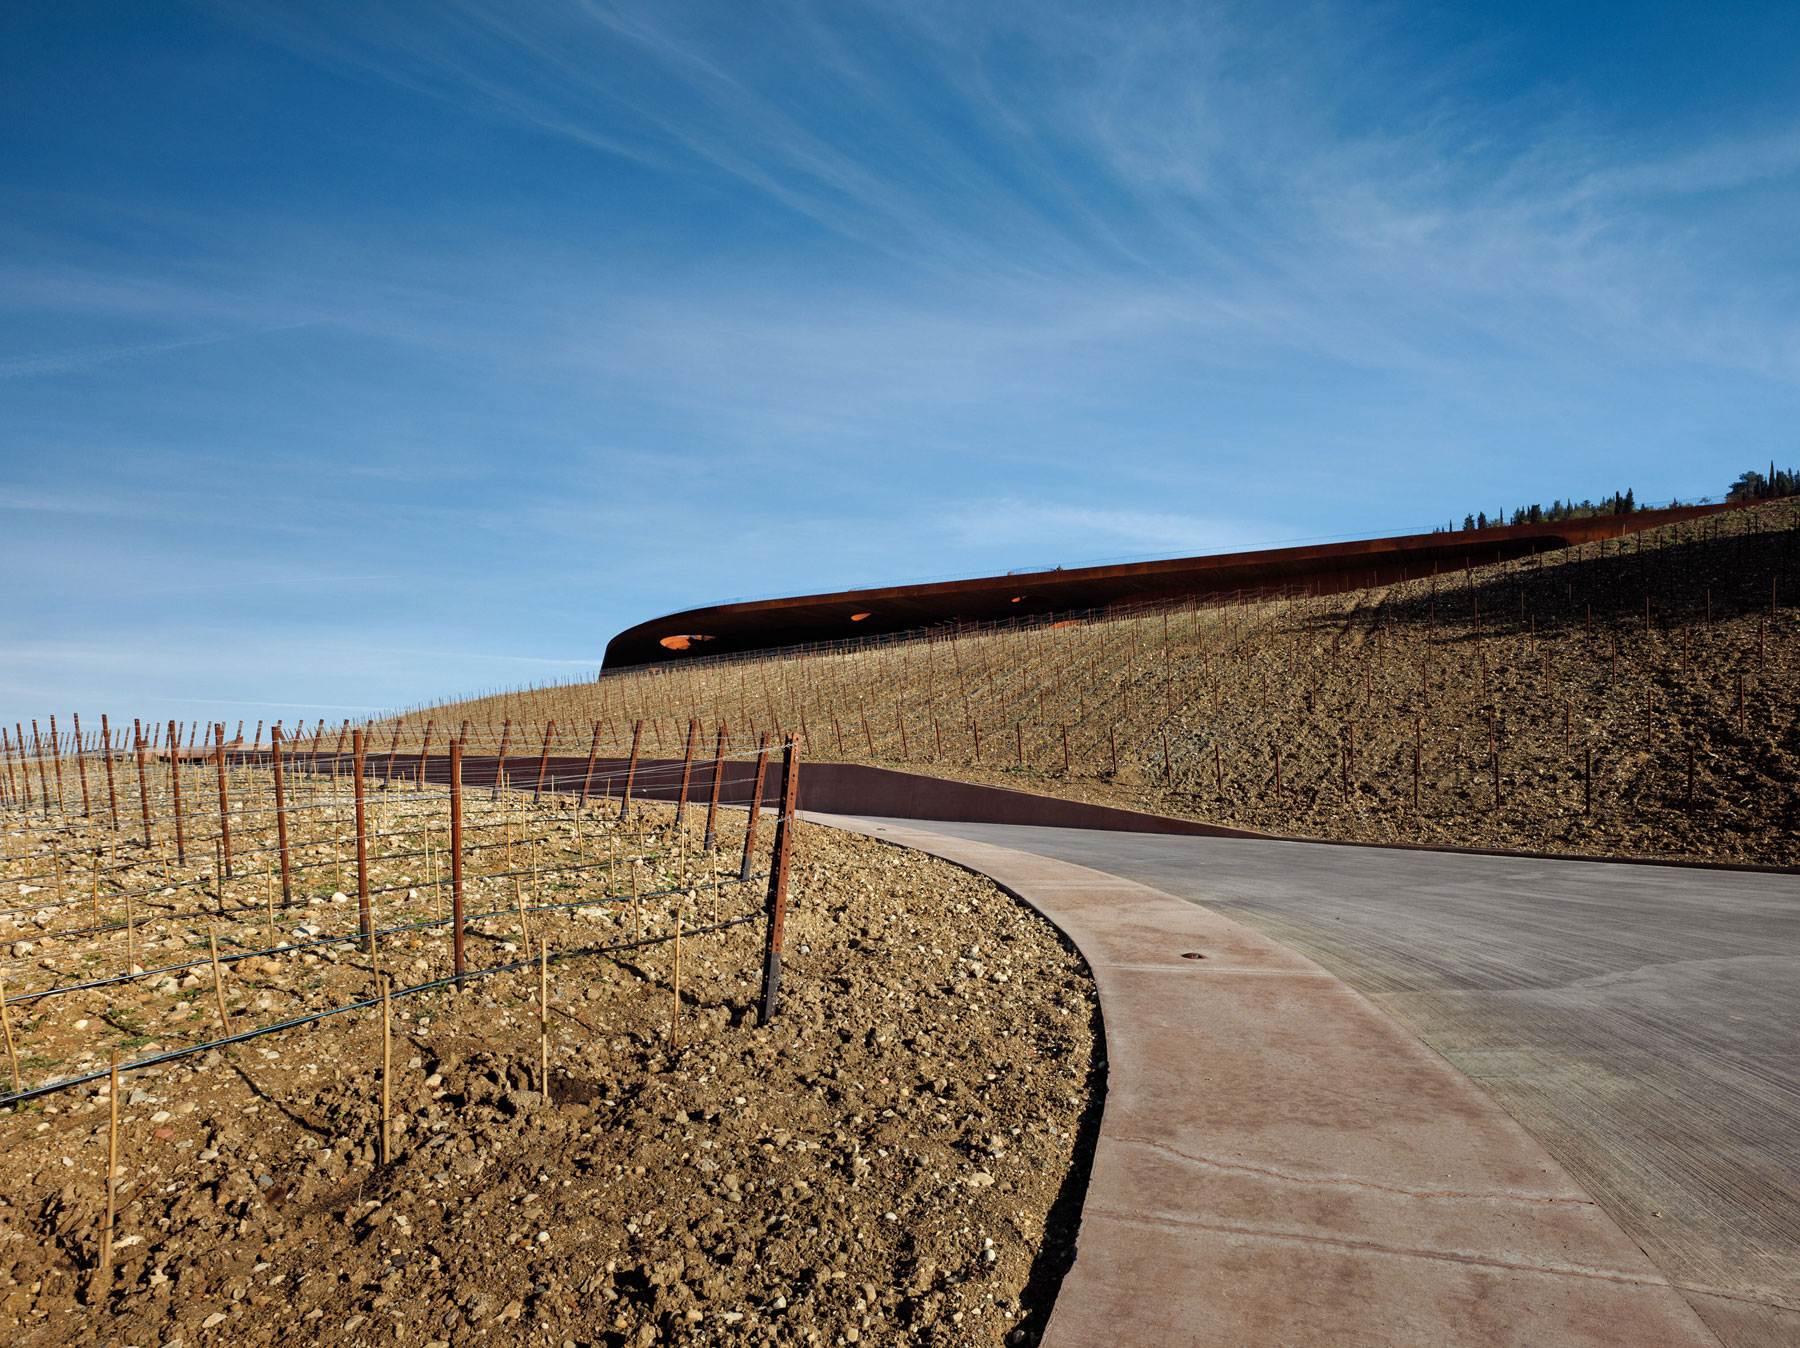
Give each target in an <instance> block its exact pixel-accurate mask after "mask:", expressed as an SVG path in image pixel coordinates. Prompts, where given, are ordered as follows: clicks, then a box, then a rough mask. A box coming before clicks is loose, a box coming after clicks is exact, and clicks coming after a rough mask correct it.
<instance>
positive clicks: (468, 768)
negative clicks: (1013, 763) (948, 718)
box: [239, 745, 1272, 838]
mask: <svg viewBox="0 0 1800 1348" xmlns="http://www.w3.org/2000/svg"><path fill="white" fill-rule="evenodd" d="M739 752H740V753H741V752H742V750H739ZM780 756H781V755H780V748H779V746H778V745H771V747H770V749H769V773H768V776H767V778H766V779H765V780H764V783H763V798H762V803H763V805H764V807H765V808H768V809H775V808H776V807H777V806H779V805H780V804H781V787H780V777H781V774H780V772H779V771H778V770H777V765H778V763H779V761H780ZM239 757H248V758H250V759H251V760H252V761H257V762H261V761H266V760H267V757H268V755H267V753H266V752H264V753H261V754H256V753H252V754H249V755H240V756H239ZM283 757H284V762H286V761H287V756H286V755H284V756H283ZM293 758H294V759H295V760H304V761H296V762H292V763H291V764H290V765H289V768H288V770H289V771H290V772H303V771H306V763H307V762H310V756H309V755H306V754H295V755H293ZM499 761H500V760H499V759H498V758H497V757H494V756H487V755H484V756H482V757H479V758H478V757H475V756H474V755H464V757H463V761H462V780H463V790H465V791H473V790H475V789H477V788H492V786H493V785H494V779H495V776H496V770H497V768H498V766H499ZM352 763H353V760H352V759H351V757H350V755H348V754H344V755H342V756H341V757H338V758H337V759H335V760H334V759H333V756H332V755H330V754H321V755H320V756H319V761H318V768H317V771H318V772H320V773H329V772H331V771H332V770H333V767H334V766H335V767H336V769H337V770H338V771H339V772H350V771H352V770H353V767H352ZM539 763H540V759H539V757H538V755H536V754H519V755H516V756H514V755H508V757H507V760H506V782H507V786H508V787H509V788H510V789H512V790H514V791H530V790H532V789H533V788H534V787H535V786H536V785H537V780H538V767H539ZM681 763H682V760H681V759H679V758H640V759H638V763H637V776H636V780H635V781H634V782H633V784H632V788H631V798H632V799H633V800H656V801H672V800H675V799H676V798H677V797H678V796H679V795H680V794H681ZM367 766H368V767H369V770H370V775H372V776H379V775H380V772H379V770H378V769H377V768H375V766H374V765H367ZM629 766H630V760H628V759H624V758H596V759H595V760H594V770H593V776H592V778H591V779H588V761H587V759H586V758H585V757H582V758H576V757H555V756H553V757H552V758H551V759H550V760H549V763H548V765H547V767H546V768H545V770H544V790H545V791H557V792H560V793H562V794H565V795H578V794H580V792H581V787H582V782H583V780H584V779H588V780H591V783H592V785H591V787H590V789H589V793H588V794H589V798H590V799H591V800H599V799H600V798H601V796H602V795H603V794H610V795H611V796H612V798H613V800H614V801H617V800H618V797H619V793H620V792H621V791H622V790H623V789H624V785H625V776H626V772H627V769H628V768H629ZM417 767H418V758H417V756H416V755H415V756H414V757H413V758H412V760H411V761H410V762H408V763H407V764H406V770H407V773H408V780H410V777H411V773H412V772H414V771H415V770H416V769H417ZM712 778H713V760H711V759H696V760H695V761H694V767H693V775H692V776H691V777H690V778H689V780H688V808H689V809H690V810H692V809H695V808H698V809H700V810H702V811H704V810H705V809H706V802H707V798H708V797H709V796H710V795H711V793H712ZM755 778H756V760H755V759H754V758H728V759H726V760H725V764H724V773H723V776H722V779H721V781H720V783H719V803H720V804H721V805H729V806H732V807H734V808H737V809H742V808H743V807H744V805H745V804H746V803H747V802H748V801H749V799H750V791H751V786H752V783H753V782H754V781H755ZM425 780H426V781H428V782H432V783H435V784H439V785H444V784H447V783H448V782H449V780H450V760H449V759H448V758H446V757H444V756H442V755H437V754H434V755H432V757H431V759H430V760H429V762H428V763H427V765H426V769H425ZM396 787H397V789H400V790H404V789H405V784H404V783H398V782H397V783H396ZM800 808H801V809H802V810H814V811H818V812H819V813H821V814H850V815H874V816H878V817H882V818H894V819H938V820H944V821H955V822H958V823H964V824H1037V825H1041V826H1043V827H1046V828H1094V829H1109V830H1112V831H1115V832H1123V833H1180V834H1187V835H1191V836H1195V837H1205V838H1267V837H1270V836H1272V835H1270V834H1267V833H1256V832H1253V831H1251V830H1249V829H1241V828H1228V827H1226V826H1224V825H1222V824H1206V823H1202V822H1200V821H1199V820H1197V819H1176V818H1172V817H1170V816H1168V815H1161V814H1147V813H1145V812H1143V811H1141V810H1121V809H1116V808H1114V807H1112V806H1110V805H1089V804H1087V803H1086V802H1084V801H1078V800H1062V799H1059V798H1058V797H1055V796H1039V795H1034V794H1032V793H1031V792H1029V791H1013V790H1009V789H1008V788H1006V787H1002V786H983V785H981V784H980V783H978V782H958V781H952V780H950V779H948V778H944V777H929V776H926V775H925V774H923V773H917V772H901V771H898V770H897V769H894V768H882V767H876V766H874V765H872V764H867V763H817V762H808V763H805V764H804V770H803V771H802V772H801V774H800Z"/></svg>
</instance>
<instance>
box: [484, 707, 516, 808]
mask: <svg viewBox="0 0 1800 1348" xmlns="http://www.w3.org/2000/svg"><path fill="white" fill-rule="evenodd" d="M493 724H494V723H493V722H492V721H489V722H488V725H489V726H492V725H493ZM511 738H512V717H510V716H508V717H507V718H506V720H505V722H504V723H503V724H502V725H501V727H500V758H499V760H498V761H497V762H496V763H495V764H494V789H493V791H492V792H490V793H489V795H488V799H489V800H499V799H500V788H501V787H502V786H504V785H505V784H506V744H507V741H508V740H510V739H511Z"/></svg>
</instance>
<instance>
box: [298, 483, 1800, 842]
mask: <svg viewBox="0 0 1800 1348" xmlns="http://www.w3.org/2000/svg"><path fill="white" fill-rule="evenodd" d="M1797 537H1800V534H1797V531H1796V507H1795V506H1794V504H1793V503H1792V502H1788V501H1779V502H1771V503H1766V504H1762V505H1758V506H1752V507H1747V508H1745V509H1742V510H1738V511H1732V512H1728V513H1725V514H1721V515H1717V516H1714V517H1712V518H1709V519H1706V520H1701V521H1695V522H1691V523H1688V524H1684V525H1674V526H1668V527H1664V528H1661V529H1657V530H1652V531H1646V532H1644V533H1640V534H1636V535H1633V536H1630V537H1628V538H1625V539H1622V540H1614V541H1608V542H1602V543H1594V544H1587V545H1584V546H1581V547H1575V548H1568V549H1563V550H1559V551H1552V552H1546V553H1543V554H1540V555H1538V556H1535V557H1530V558H1526V559H1520V560H1516V561H1507V562H1502V563H1499V564H1494V563H1491V562H1490V563H1489V564H1485V565H1484V564H1482V560H1481V558H1479V557H1470V558H1469V559H1468V561H1467V564H1466V566H1465V567H1464V568H1463V569H1460V570H1457V571H1454V572H1445V573H1443V574H1439V575H1436V576H1431V577H1426V578H1421V579H1415V580H1411V581H1408V582H1406V583H1403V584H1395V585H1390V586H1385V587H1382V588H1378V589H1372V590H1366V591H1360V592H1353V593H1348V594H1337V595H1328V596H1309V595H1305V594H1298V593H1278V594H1262V593H1257V594H1240V595H1237V596H1232V597H1231V598H1230V599H1229V600H1228V601H1225V602H1218V603H1208V604H1199V603H1192V604H1184V605H1170V606H1163V607H1158V608H1147V609H1144V610H1141V611H1137V612H1117V611H1109V612H1096V613H1087V614H1076V615H1067V616H1064V617H1060V618H1050V619H1044V620H1041V621H1040V620H1034V621H1031V622H1021V623H1016V624H1009V625H1002V626H998V627H986V628H980V629H971V630H942V631H930V632H921V633H914V634H909V635H907V636H904V637H897V638H893V639H879V640H875V641H869V642H866V643H850V644H848V645H847V646H839V647H835V648H829V649H821V648H807V649H804V650H793V651H776V652H769V653H767V654H765V655H762V656H745V657H736V658H732V657H727V658H718V659H712V660H694V661H689V662H686V663H683V664H677V665H670V666H663V667H659V668H653V669H641V670H628V671H622V672H620V673H617V674H609V675H607V676H605V677H602V678H600V679H598V680H596V681H593V682H585V683H574V684H566V685H559V686H552V687H542V688H534V689H526V690H518V691H508V692H501V693H496V694H493V695H490V696H486V697H481V698H477V699H473V700H470V701H467V702H462V703H455V704H450V705H446V706H439V707H432V708H421V709H418V710H416V711H412V712H409V713H407V714H406V715H404V716H400V717H396V718H393V719H391V720H388V721H385V722H383V723H382V724H381V725H380V726H379V727H378V728H377V731H376V733H377V734H378V736H379V735H386V736H390V737H391V742H393V743H396V744H406V745H412V746H414V747H416V746H417V745H418V744H419V743H420V741H421V738H422V737H426V736H429V735H430V734H431V733H434V731H435V733H437V734H439V735H441V734H442V733H443V727H445V726H446V725H449V726H455V727H458V728H459V729H460V731H461V733H463V734H464V735H466V736H468V737H469V740H470V742H472V743H478V744H481V745H483V746H484V747H485V751H486V752H487V753H490V754H492V753H496V752H499V753H501V754H503V755H504V754H506V753H511V754H513V755H515V756H520V755H523V757H524V758H525V760H526V761H527V762H528V760H529V756H530V754H532V753H534V752H536V751H537V750H538V748H539V746H540V744H541V745H542V746H543V748H544V751H545V752H547V753H556V754H575V755H577V756H579V755H580V754H582V753H584V752H588V751H589V747H590V743H592V744H601V743H604V744H605V745H606V746H608V748H607V750H606V752H608V753H610V754H615V755H617V754H623V753H625V752H626V751H627V746H628V745H629V744H630V743H631V742H632V737H633V732H634V729H635V731H636V733H637V735H638V736H639V737H640V738H641V740H642V748H643V751H644V752H645V753H646V754H654V755H657V756H659V757H661V758H665V759H669V758H675V757H679V756H682V755H683V754H684V753H687V754H690V755H691V753H692V752H693V751H692V750H691V749H689V748H688V747H687V746H688V745H689V742H690V739H691V738H692V736H693V735H694V734H695V733H696V727H698V728H699V732H700V733H701V734H702V739H701V747H700V751H699V752H700V753H701V754H703V755H704V754H706V753H708V752H711V751H712V750H713V748H714V745H715V744H724V745H726V746H730V745H737V746H739V747H740V748H741V747H742V746H745V745H748V744H751V743H754V742H756V741H758V740H759V739H760V737H761V736H762V735H763V734H764V733H765V732H766V733H772V734H775V735H780V734H782V733H787V732H793V733H797V734H799V735H800V736H801V741H802V745H803V748H804V751H805V753H806V754H807V756H808V757H809V758H812V759H828V760H844V761H858V762H871V763H877V764H883V765H887V766H890V767H895V768H900V769H905V770H910V771H915V772H923V773H929V774H933V775H937V776H946V777H957V778H962V779H967V780H975V781H983V782H989V783H993V784H1000V785H1009V786H1015V787H1018V788H1021V789H1025V790H1030V791H1036V792H1042V793H1047V794H1054V795H1065V796H1070V797H1075V798H1079V799H1083V800H1090V801H1095V802H1099V803H1104V804H1113V805H1126V806H1130V807H1134V808H1138V809H1147V810H1152V811H1156V812H1161V813H1166V814H1174V815H1182V816H1188V817H1192V818H1198V819H1205V820H1209V821H1212V822H1215V823H1223V824H1231V825H1236V826H1240V827H1246V828H1252V829H1258V830H1266V831H1269V832H1273V833H1279V834H1284V835H1295V836H1307V837H1324V838H1341V839H1355V840H1364V841H1377V842H1415V843H1427V844H1438V845H1468V846H1489V847H1507V848H1526V849H1542V850H1549V851H1568V852H1577V853H1594V854H1609V855H1643V856H1665V857H1697V858H1710V859H1722V860H1737V861H1746V862H1759V863H1770V864H1781V865H1792V864H1796V863H1800V841H1797V839H1800V830H1797V829H1796V827H1795V825H1796V823H1797V822H1800V821H1796V818H1795V806H1796V796H1795V790H1794V783H1795V780H1796V777H1795V774H1796V768H1797V766H1800V756H1797V755H1800V740H1797V739H1796V733H1797V732H1796V728H1795V711H1794V699H1793V681H1792V680H1793V671H1794V657H1795V648H1794V638H1795V622H1794V608H1793V604H1792V598H1793V594H1794V587H1793V583H1792V578H1793V569H1794V561H1795V547H1796V538H1797ZM316 733H317V734H328V732H326V730H325V728H324V727H323V726H322V725H321V726H320V727H319V728H318V730H317V732H316ZM329 733H337V734H340V735H341V734H342V733H343V728H341V727H340V728H336V730H335V731H334V732H329ZM522 746H523V747H522Z"/></svg>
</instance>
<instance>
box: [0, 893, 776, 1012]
mask: <svg viewBox="0 0 1800 1348" xmlns="http://www.w3.org/2000/svg"><path fill="white" fill-rule="evenodd" d="M768 878H769V877H768V875H767V874H766V873H764V874H761V875H753V876H751V877H750V878H749V879H748V880H720V881H718V882H716V883H713V884H705V885H680V886H677V887H675V888H672V889H653V890H651V891H650V892H648V893H646V894H638V895H630V894H623V895H617V896H606V897H602V898H598V899H576V900H575V901H573V902H572V903H543V904H536V905H534V906H532V907H529V908H527V909H526V910H525V911H526V912H527V913H554V912H560V911H561V910H562V909H565V908H595V907H599V906H600V905H601V904H607V903H625V902H626V901H627V900H629V899H632V898H636V899H638V900H640V901H641V900H643V899H659V898H662V897H664V896H665V895H669V894H685V893H687V892H688V890H690V889H720V890H722V889H724V888H725V887H726V886H727V885H753V884H756V883H757V882H758V881H760V880H767V879H768ZM258 911H260V910H258ZM518 911H519V910H518V909H517V908H493V909H490V910H489V911H487V912H485V913H464V914H463V926H464V927H465V928H466V927H468V926H469V925H470V924H471V923H475V922H481V921H484V920H486V919H487V918H490V917H514V916H516V915H517V914H518ZM455 920H456V919H455V918H454V917H434V918H431V919H429V920H425V921H420V922H406V923H402V924H401V925H400V926H398V927H382V928H381V929H380V930H378V931H375V932H373V933H372V934H373V935H375V936H395V935H398V934H399V933H401V932H405V931H424V930H425V929H426V928H427V927H441V926H444V925H445V924H447V923H450V922H454V921H455ZM361 940H362V933H361V932H360V931H355V932H351V933H350V934H349V935H348V936H323V937H320V938H319V939H318V940H316V941H304V942H302V943H300V944H299V945H295V944H293V943H292V942H290V943H288V944H287V945H271V946H264V947H263V948H262V949H260V950H240V951H238V952H237V953H236V954H235V955H220V956H219V963H221V964H230V963H233V962H234V961H236V960H247V959H251V958H254V957H256V956H265V955H279V954H282V953H283V952H287V953H292V952H294V951H296V950H311V949H313V948H314V947H315V946H322V945H354V944H355V943H357V942H358V941H361ZM211 964H212V956H211V955H208V956H207V957H206V958H205V959H203V960H188V961H187V962H186V963H184V964H159V965H158V966H157V967H156V968H154V969H146V970H144V971H143V972H142V973H136V974H112V975H110V976H109V977H106V978H97V979H95V980H94V981H92V982H90V983H64V984H62V985H60V986H58V987H54V988H44V989H42V990H41V991H38V992H21V993H19V994H18V995H17V996H9V997H8V998H7V999H6V1004H7V1005H8V1006H24V1005H26V1004H27V1003H30V1002H40V1001H42V1000H43V999H44V998H46V997H60V996H62V995H63V994H64V993H69V992H90V991H92V990H93V989H95V988H108V987H116V986H118V985H119V984H121V983H130V982H134V981H135V980H137V979H140V978H153V977H156V976H159V975H161V974H172V973H176V972H179V971H180V970H182V969H198V968H201V967H202V966H209V965H211Z"/></svg>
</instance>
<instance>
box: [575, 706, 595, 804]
mask: <svg viewBox="0 0 1800 1348" xmlns="http://www.w3.org/2000/svg"><path fill="white" fill-rule="evenodd" d="M599 753H600V722H598V721H595V722H594V738H593V741H592V742H591V743H590V744H589V745H588V759H587V772H586V774H585V775H584V776H583V777H582V779H581V804H582V805H586V804H587V798H588V791H589V789H590V788H591V787H592V786H593V784H594V759H595V758H596V757H597V756H598V755H599ZM578 808H579V807H578Z"/></svg>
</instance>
